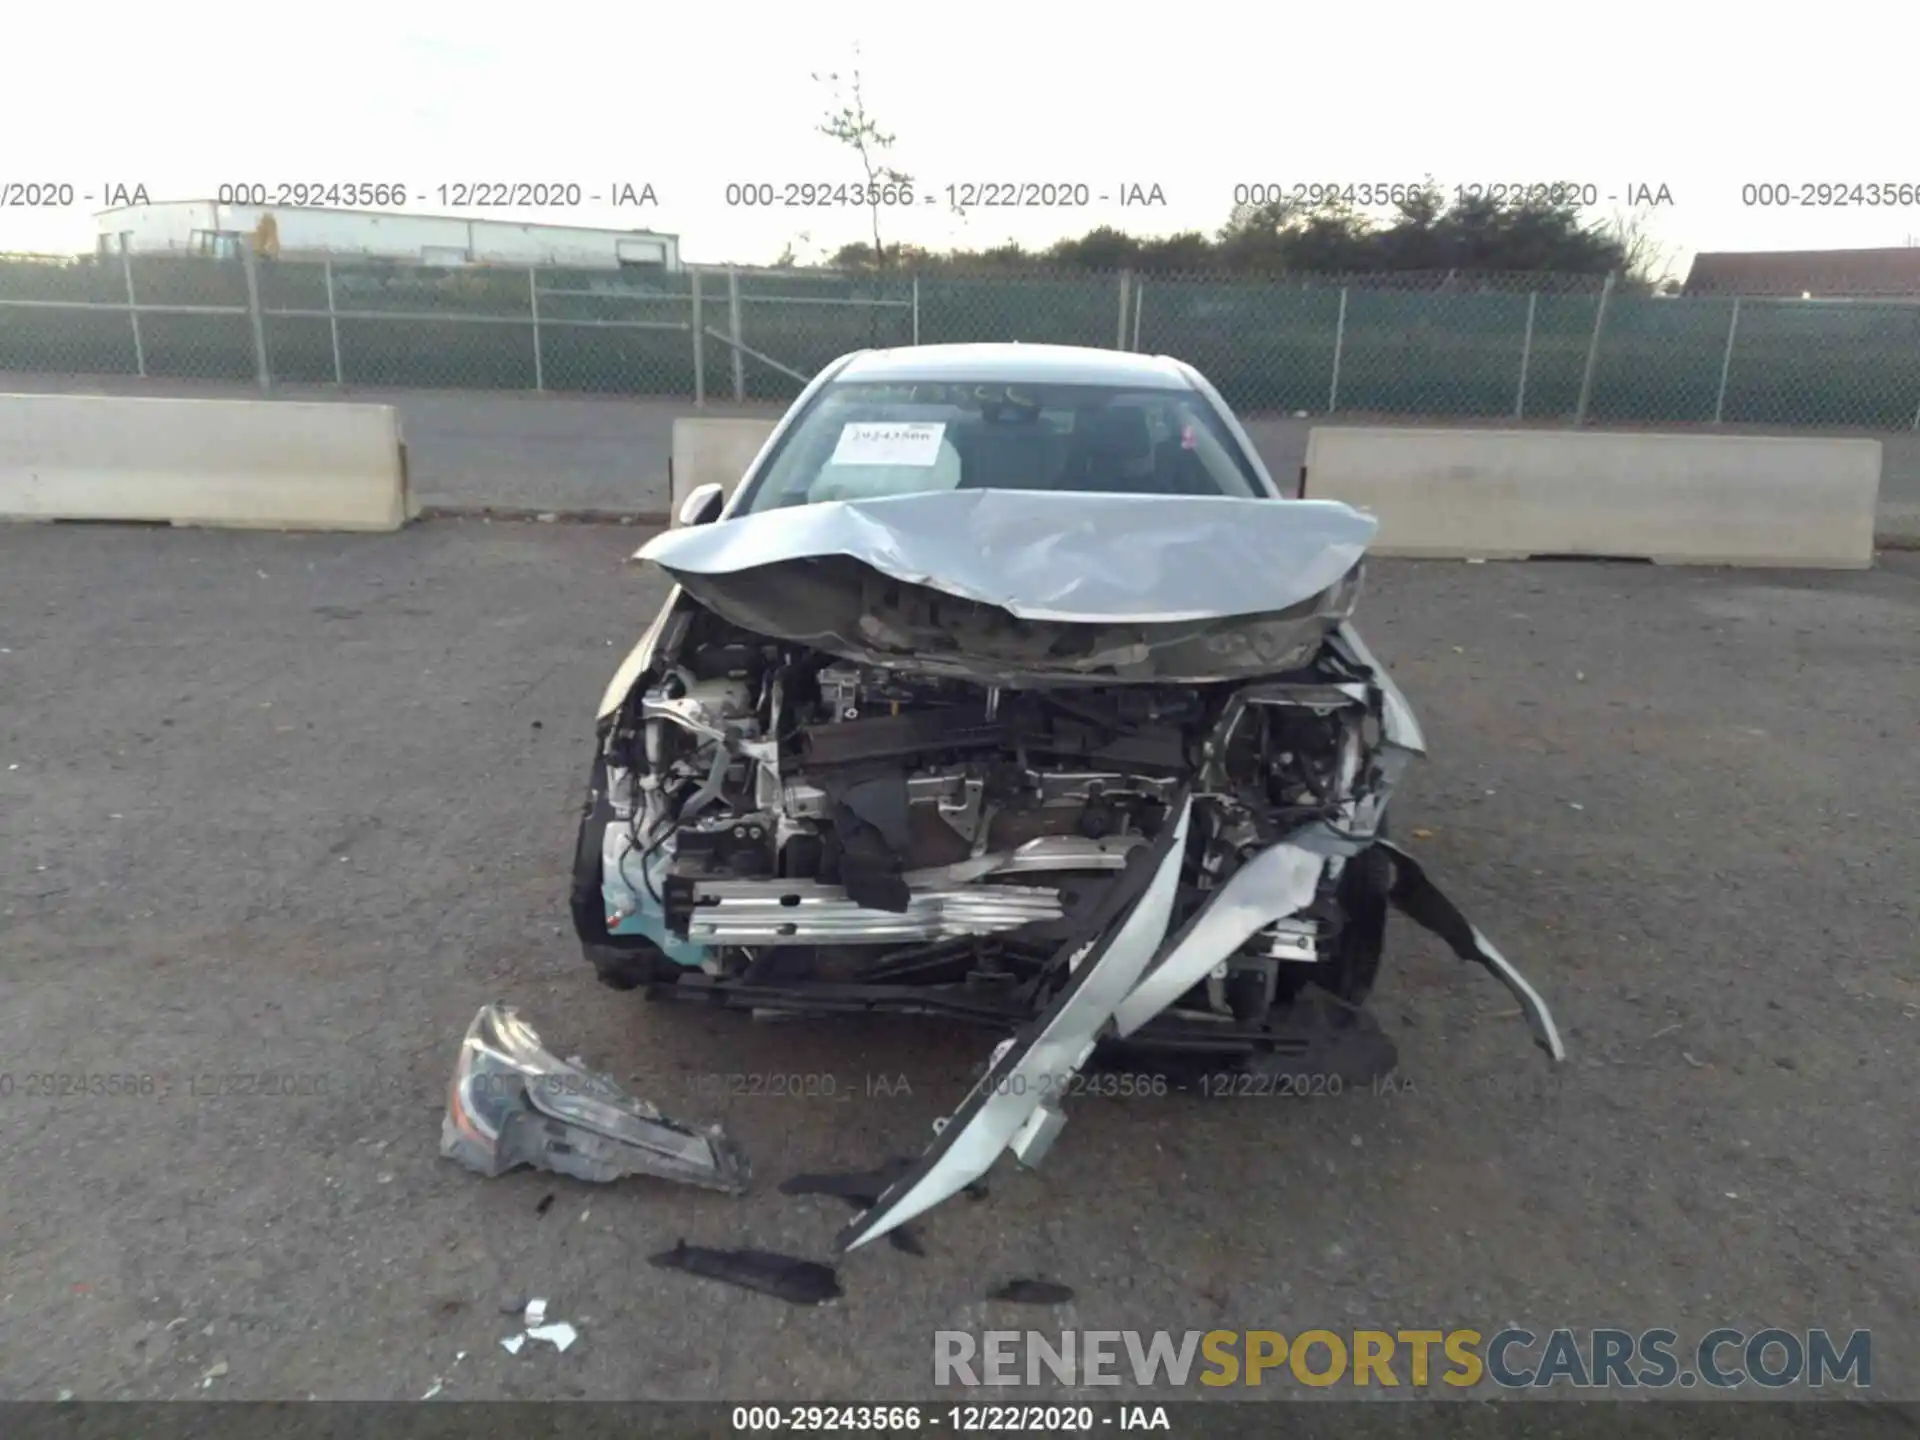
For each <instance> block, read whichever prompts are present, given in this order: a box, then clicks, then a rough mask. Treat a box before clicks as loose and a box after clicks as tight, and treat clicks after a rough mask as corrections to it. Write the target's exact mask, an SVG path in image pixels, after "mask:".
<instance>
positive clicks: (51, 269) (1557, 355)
mask: <svg viewBox="0 0 1920 1440" xmlns="http://www.w3.org/2000/svg"><path fill="white" fill-rule="evenodd" d="M988 340H997V341H1005V340H1020V341H1026V342H1029V343H1036V344H1038V343H1054V344H1073V345H1088V346H1098V347H1102V348H1109V349H1113V348H1117V349H1124V350H1138V351H1146V352H1151V353H1159V354H1170V355H1177V356H1179V357H1181V358H1182V359H1184V360H1187V361H1190V362H1191V363H1193V364H1194V365H1196V366H1197V367H1198V368H1199V369H1200V370H1201V371H1202V372H1203V373H1205V374H1206V375H1207V376H1208V378H1210V379H1211V380H1212V381H1213V382H1214V383H1215V384H1216V385H1217V386H1219V388H1220V390H1221V391H1222V393H1223V394H1224V395H1225V396H1226V398H1227V400H1228V401H1229V402H1230V403H1231V404H1232V405H1233V406H1234V407H1235V408H1236V409H1238V410H1240V411H1242V412H1243V413H1248V414H1261V413H1275V412H1281V413H1296V412H1305V413H1306V414H1310V415H1323V414H1330V413H1351V414H1359V415H1378V416H1418V417H1431V418H1459V419H1501V418H1506V419H1518V420H1532V421H1564V422H1568V423H1574V424H1580V423H1591V424H1633V425H1647V424H1675V423H1686V424H1694V423H1709V424H1711V423H1724V424H1738V425H1763V426H1810V425H1811V426H1822V425H1825V426H1846V427H1855V428H1871V429H1880V430H1893V429H1903V430H1913V429H1916V428H1920V301H1910V300H1901V299H1893V298H1888V299H1876V300H1860V301H1845V300H1828V299H1806V298H1801V297H1798V296H1777V295H1776V296H1759V295H1688V296H1666V295H1655V294H1649V293H1643V292H1642V291H1640V290H1637V289H1635V288H1634V287H1630V286H1627V285H1623V284H1617V283H1615V282H1614V281H1613V280H1612V279H1611V278H1610V277H1604V276H1587V275H1581V276H1565V275H1549V274H1507V275H1494V274H1478V273H1463V272H1447V273H1445V274H1395V275H1384V276H1382V275H1372V276H1366V275H1353V276H1341V275H1294V276H1279V277H1262V278H1250V277H1240V276H1225V275H1162V274H1153V275H1148V276H1141V275H1133V274H1086V273H1072V274H1062V273H1052V274H1048V273H1021V274H966V273H948V272H930V273H922V274H905V273H884V274H880V275H850V274H836V273H829V272H817V271H800V270H788V271H769V270H751V269H744V268H715V267H701V268H695V269H689V270H686V271H683V272H674V273H662V272H639V271H605V270H592V271H584V270H583V271H572V270H560V269H548V268H537V269H509V268H491V267H463V268H453V269H436V268H430V267H420V266H397V265H370V264H364V263H360V264H352V265H349V264H346V263H344V262H336V263H321V262H303V261H282V260H257V259H255V258H254V257H251V256H248V257H246V258H245V259H244V260H241V261H225V260H202V259H183V258H177V257H171V256H124V255H122V256H107V257H81V258H79V259H76V260H73V261H52V260H38V259H36V260H19V259H16V260H0V371H4V370H15V371H31V372H42V373H60V374H97V375H137V376H147V377H153V378H181V379H207V380H227V381H243V382H253V383H256V384H258V385H259V386H260V387H261V388H263V389H267V388H271V386H272V385H274V384H276V383H288V384H291V383H301V384H333V385H340V386H361V387H372V388H393V387H398V388H412V387H422V388H432V389H477V390H529V391H553V392H564V393H574V394H609V395H633V396H673V397H686V398H690V399H692V400H694V401H695V402H696V403H705V402H706V401H707V400H709V399H715V400H735V401H749V400H764V401H784V400H789V399H791V398H792V397H793V396H794V395H795V394H797V393H798V391H799V389H800V387H801V386H802V385H804V384H805V383H806V381H807V379H809V378H810V377H811V376H812V375H814V374H816V373H817V372H818V371H819V370H820V368H821V367H822V366H824V365H825V364H826V363H827V362H829V361H830V360H832V359H833V358H834V357H836V356H838V355H842V354H845V353H846V352H847V351H850V350H858V349H864V348H873V347H885V346H899V345H915V344H938V343H943V342H959V341H988Z"/></svg>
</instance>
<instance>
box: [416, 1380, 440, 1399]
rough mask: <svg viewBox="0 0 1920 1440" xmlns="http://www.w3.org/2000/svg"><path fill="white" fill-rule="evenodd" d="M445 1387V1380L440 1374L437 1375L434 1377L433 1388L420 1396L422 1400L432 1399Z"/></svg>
mask: <svg viewBox="0 0 1920 1440" xmlns="http://www.w3.org/2000/svg"><path fill="white" fill-rule="evenodd" d="M445 1388H446V1384H445V1382H444V1381H442V1380H441V1379H440V1377H439V1376H438V1375H436V1376H434V1377H433V1388H432V1389H431V1390H429V1391H427V1393H426V1394H424V1395H422V1396H421V1397H420V1398H421V1399H422V1400H431V1399H432V1398H433V1397H434V1396H436V1395H438V1394H439V1393H440V1392H441V1391H442V1390H444V1389H445Z"/></svg>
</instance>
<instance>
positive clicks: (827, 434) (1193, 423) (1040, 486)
mask: <svg viewBox="0 0 1920 1440" xmlns="http://www.w3.org/2000/svg"><path fill="white" fill-rule="evenodd" d="M928 490H1087V491H1106V492H1119V493H1123V494H1125V493H1132V494H1140V495H1232V496H1239V497H1242V498H1258V497H1261V496H1264V495H1265V494H1266V491H1265V490H1264V489H1263V488H1262V487H1261V486H1260V484H1259V482H1258V481H1257V480H1256V479H1255V478H1254V475H1253V472H1252V471H1251V469H1250V468H1249V467H1248V465H1247V462H1246V460H1245V458H1244V457H1243V456H1242V455H1241V454H1240V453H1239V448H1238V447H1237V446H1236V445H1235V444H1234V442H1233V440H1232V438H1231V436H1230V435H1229V434H1228V433H1227V431H1226V430H1225V428H1224V427H1223V426H1222V424H1221V422H1220V418H1219V416H1217V415H1216V414H1215V413H1214V412H1213V408H1212V406H1211V405H1210V404H1209V403H1208V402H1207V400H1206V399H1205V397H1203V396H1201V395H1200V394H1198V393H1197V392H1195V391H1192V390H1152V389H1128V388H1124V387H1120V386H1113V385H1005V384H992V383H976V382H971V381H969V382H965V383H952V382H940V383H933V384H907V383H888V384H877V383H868V384H861V383H855V382H849V383H845V384H837V385H829V386H828V387H826V388H825V389H824V390H822V391H821V392H820V394H819V395H818V396H817V397H816V398H815V400H814V403H813V404H812V405H811V406H809V407H808V409H807V413H806V414H805V415H803V416H802V417H801V418H800V420H799V422H798V423H797V424H796V425H795V426H794V428H793V429H792V430H790V431H789V432H788V433H787V435H786V436H784V437H783V439H782V441H781V443H780V446H779V448H778V449H777V450H776V451H775V453H774V455H773V459H772V463H771V465H770V466H769V467H768V468H767V469H766V470H765V471H764V472H763V474H762V475H761V477H760V478H759V479H758V480H757V481H756V482H755V483H754V484H753V486H752V489H751V490H750V492H749V493H748V494H747V495H746V496H745V498H744V499H743V501H742V503H741V506H740V509H739V510H738V511H736V512H735V513H736V514H747V513H750V512H753V511H760V510H775V509H779V508H781V507H783V506H788V505H810V504H813V503H815V502H818V501H822V500H867V499H873V498H876V497H879V496H883V495H911V494H917V493H920V492H923V491H928Z"/></svg>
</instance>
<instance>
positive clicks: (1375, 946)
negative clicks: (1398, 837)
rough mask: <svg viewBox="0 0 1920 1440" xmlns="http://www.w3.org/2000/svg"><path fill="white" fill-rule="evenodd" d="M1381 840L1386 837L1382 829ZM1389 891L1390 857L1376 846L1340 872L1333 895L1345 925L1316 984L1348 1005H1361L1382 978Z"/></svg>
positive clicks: (1391, 881)
mask: <svg viewBox="0 0 1920 1440" xmlns="http://www.w3.org/2000/svg"><path fill="white" fill-rule="evenodd" d="M1380 835H1381V838H1382V839H1385V838H1386V827H1385V826H1384V825H1383V826H1381V828H1380ZM1392 888H1393V857H1392V856H1391V855H1389V854H1388V853H1387V852H1386V851H1385V850H1382V849H1380V848H1379V847H1378V846H1373V847H1371V848H1369V849H1366V850H1362V851H1361V852H1360V853H1359V854H1358V855H1356V856H1354V857H1353V858H1352V859H1351V860H1349V861H1348V862H1347V865H1346V868H1345V869H1343V870H1342V871H1341V872H1340V880H1339V884H1338V886H1337V889H1336V893H1337V894H1338V896H1339V900H1340V909H1341V911H1342V912H1343V914H1344V915H1345V923H1344V924H1343V925H1342V926H1341V928H1340V933H1339V935H1338V936H1337V937H1336V938H1335V940H1334V947H1333V963H1332V964H1331V965H1330V966H1329V967H1328V973H1327V974H1326V976H1325V978H1324V979H1321V980H1320V983H1321V984H1322V985H1323V986H1325V987H1326V989H1327V990H1329V991H1330V992H1331V993H1332V994H1334V995H1336V996H1338V997H1339V998H1340V999H1342V1000H1344V1001H1346V1002H1347V1003H1348V1004H1350V1005H1358V1004H1359V1003H1360V1002H1361V1001H1363V1000H1365V999H1366V998H1367V996H1368V995H1370V994H1371V993H1372V992H1373V986H1374V982H1375V981H1376V980H1378V979H1379V977H1380V960H1381V956H1382V954H1383V952H1384V951H1385V949H1386V943H1387V892H1388V891H1390V890H1391V889H1392ZM1316 978H1319V977H1316Z"/></svg>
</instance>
